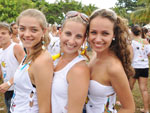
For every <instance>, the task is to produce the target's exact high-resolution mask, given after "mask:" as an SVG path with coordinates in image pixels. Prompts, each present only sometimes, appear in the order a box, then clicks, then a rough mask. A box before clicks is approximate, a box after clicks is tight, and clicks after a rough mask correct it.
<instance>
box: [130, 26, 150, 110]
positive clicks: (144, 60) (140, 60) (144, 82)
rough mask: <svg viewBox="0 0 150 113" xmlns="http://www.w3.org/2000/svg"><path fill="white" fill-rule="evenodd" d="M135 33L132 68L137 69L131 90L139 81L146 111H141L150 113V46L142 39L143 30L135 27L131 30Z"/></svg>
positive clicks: (131, 83)
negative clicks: (149, 79) (149, 96)
mask: <svg viewBox="0 0 150 113" xmlns="http://www.w3.org/2000/svg"><path fill="white" fill-rule="evenodd" d="M131 31H132V33H133V40H132V48H131V51H132V53H133V54H132V66H133V68H134V69H135V75H134V77H130V80H129V81H130V87H131V90H132V89H133V87H134V84H135V82H136V80H138V84H139V88H140V91H141V94H142V98H143V103H144V109H140V111H141V112H143V113H149V108H148V101H149V99H148V73H149V60H148V56H150V45H149V43H148V41H147V40H146V39H143V38H142V30H141V27H140V26H139V25H135V26H133V27H132V29H131Z"/></svg>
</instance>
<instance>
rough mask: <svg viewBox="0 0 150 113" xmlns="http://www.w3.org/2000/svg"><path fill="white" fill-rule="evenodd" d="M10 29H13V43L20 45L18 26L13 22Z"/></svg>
mask: <svg viewBox="0 0 150 113" xmlns="http://www.w3.org/2000/svg"><path fill="white" fill-rule="evenodd" d="M10 28H11V39H12V41H13V42H15V43H18V44H19V43H20V40H19V39H18V26H17V24H16V23H15V22H12V23H11V24H10Z"/></svg>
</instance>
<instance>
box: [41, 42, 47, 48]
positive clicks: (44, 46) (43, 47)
mask: <svg viewBox="0 0 150 113" xmlns="http://www.w3.org/2000/svg"><path fill="white" fill-rule="evenodd" d="M44 44H45V41H42V49H43V50H45V49H46V48H45V46H44Z"/></svg>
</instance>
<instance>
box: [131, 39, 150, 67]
mask: <svg viewBox="0 0 150 113" xmlns="http://www.w3.org/2000/svg"><path fill="white" fill-rule="evenodd" d="M132 47H133V54H134V56H133V60H132V66H133V68H149V62H148V56H147V55H148V54H149V53H150V45H149V44H147V45H145V44H142V43H139V42H137V41H135V40H132Z"/></svg>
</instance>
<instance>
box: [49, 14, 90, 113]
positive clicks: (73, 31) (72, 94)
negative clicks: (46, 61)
mask: <svg viewBox="0 0 150 113" xmlns="http://www.w3.org/2000/svg"><path fill="white" fill-rule="evenodd" d="M87 26H88V16H86V15H85V14H83V13H80V12H77V11H69V12H68V13H67V14H66V17H65V20H64V22H63V25H62V28H61V32H60V43H61V51H62V52H63V54H61V56H60V57H59V60H58V63H57V65H56V66H55V68H54V78H53V83H52V97H51V99H52V113H82V111H83V106H84V103H85V100H86V97H87V93H88V86H89V79H90V72H89V68H88V66H87V64H86V61H85V58H84V57H83V56H82V55H80V54H79V52H78V51H79V50H80V47H81V45H82V44H83V43H84V41H85V39H86V31H87Z"/></svg>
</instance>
